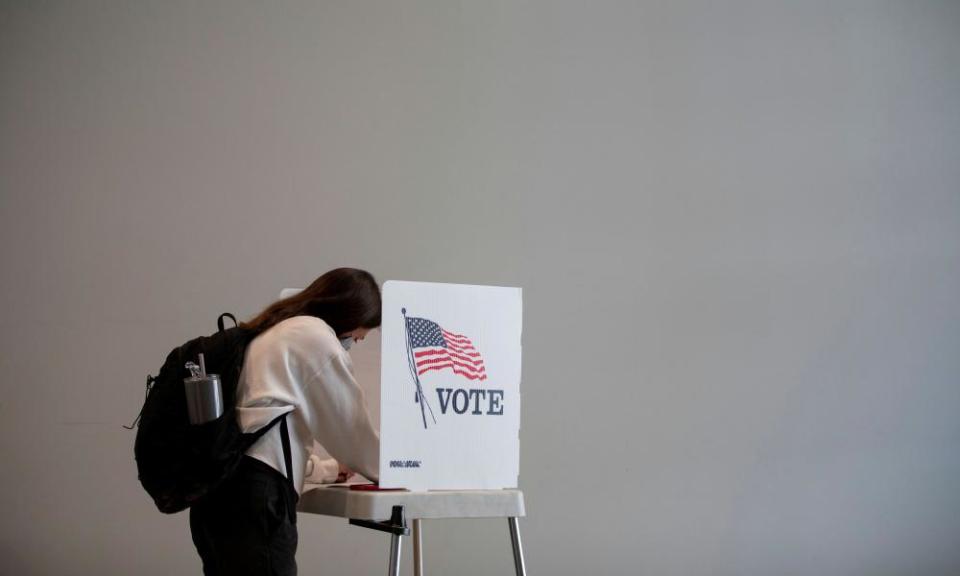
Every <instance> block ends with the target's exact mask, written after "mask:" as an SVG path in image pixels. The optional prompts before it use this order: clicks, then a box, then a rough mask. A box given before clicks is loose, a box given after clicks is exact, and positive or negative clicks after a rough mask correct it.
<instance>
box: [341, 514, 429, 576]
mask: <svg viewBox="0 0 960 576" xmlns="http://www.w3.org/2000/svg"><path fill="white" fill-rule="evenodd" d="M415 522H418V523H419V520H416V521H415ZM350 523H351V524H353V525H354V526H362V527H364V528H370V529H371V530H379V531H381V532H389V533H390V535H391V536H390V565H389V567H388V570H389V572H388V575H389V576H400V550H401V549H402V547H403V540H402V538H403V536H404V535H407V534H410V529H409V528H407V520H406V517H405V516H404V513H403V506H394V507H393V514H392V515H391V516H390V519H389V520H385V521H383V522H377V521H375V520H357V519H356V518H351V519H350Z"/></svg>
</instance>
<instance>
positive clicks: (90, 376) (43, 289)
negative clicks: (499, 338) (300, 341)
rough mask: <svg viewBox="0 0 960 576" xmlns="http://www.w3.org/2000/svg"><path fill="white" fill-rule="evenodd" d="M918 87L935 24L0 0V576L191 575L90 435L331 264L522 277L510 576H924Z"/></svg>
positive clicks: (854, 9) (958, 23)
mask: <svg viewBox="0 0 960 576" xmlns="http://www.w3.org/2000/svg"><path fill="white" fill-rule="evenodd" d="M958 62H960V4H958V3H956V2H922V1H903V2H869V1H864V2H801V1H795V2H786V1H774V2H759V1H758V2H749V1H731V2H724V3H718V2H636V3H632V2H617V3H614V2H555V1H540V2H469V3H456V2H449V1H437V2H380V3H371V2H346V1H344V2H269V3H266V2H219V3H217V2H202V3H199V2H167V1H164V2H149V3H148V2H94V1H67V2H35V1H25V2H10V1H5V2H3V3H2V4H0V203H2V204H0V219H2V221H0V255H2V262H0V263H2V270H3V282H2V283H0V301H2V302H3V313H2V314H0V345H2V349H3V354H2V355H0V363H2V364H0V374H2V376H0V378H2V380H0V382H2V384H0V386H2V388H0V460H2V462H3V465H2V466H0V498H2V500H0V504H2V508H0V510H2V514H0V574H84V575H85V574H95V573H102V574H142V575H160V574H187V573H199V561H198V559H197V558H196V555H195V552H194V551H193V547H192V544H191V542H190V537H189V531H188V527H187V521H186V516H185V515H180V516H174V517H163V516H161V515H160V514H159V513H157V512H155V510H153V509H152V506H151V503H150V502H149V500H148V499H147V497H146V495H145V493H143V492H142V491H141V489H140V488H139V486H138V484H137V481H136V470H135V466H134V461H133V455H132V444H133V434H132V433H130V432H127V431H125V430H123V429H122V428H121V427H120V426H121V424H123V423H128V422H129V421H130V420H132V418H133V417H134V415H135V414H136V411H137V410H138V408H139V405H140V402H141V400H142V394H143V389H142V385H143V379H144V377H145V375H146V374H147V373H148V372H151V371H154V370H156V368H157V367H158V366H159V365H160V363H161V362H162V360H163V358H164V355H165V354H166V352H167V351H168V350H169V349H170V348H172V347H173V346H175V345H177V344H178V343H180V342H182V341H184V340H186V339H187V338H189V337H191V336H193V335H196V334H199V333H202V332H206V331H210V330H211V329H212V328H213V320H214V318H215V317H216V315H217V314H218V313H219V312H221V311H223V310H232V311H236V312H237V313H239V314H241V315H244V316H249V315H251V314H253V313H254V312H256V311H257V310H258V309H259V308H261V307H262V306H264V305H265V304H267V303H268V302H269V301H270V300H271V299H272V298H273V297H274V296H275V295H276V294H277V291H278V290H279V289H280V288H282V287H285V286H299V285H303V284H304V283H306V282H308V281H309V280H311V279H312V278H313V277H315V276H316V275H318V274H320V273H322V272H324V271H325V270H327V269H329V268H331V267H334V266H338V265H354V266H359V267H363V268H367V269H370V270H371V271H372V272H374V274H375V275H376V276H377V277H378V279H379V280H381V281H382V280H386V279H391V278H395V279H415V280H428V281H444V282H462V283H488V284H498V285H516V286H522V287H523V288H524V304H525V318H524V328H525V330H524V354H525V357H524V380H523V393H524V408H523V410H524V412H523V431H522V461H521V485H522V487H523V488H524V489H525V490H526V495H527V504H528V510H529V514H530V516H529V518H528V519H527V520H526V521H524V523H523V524H522V529H523V531H524V532H523V535H524V537H525V544H526V546H527V553H528V557H527V560H528V564H529V567H530V572H531V574H581V573H593V574H637V573H642V574H653V575H672V574H676V575H684V576H687V575H698V574H703V575H707V574H710V575H744V574H747V575H753V574H756V575H764V574H777V575H791V574H816V575H818V576H829V575H861V574H862V575H868V574H869V575H871V576H874V575H884V574H890V575H894V574H897V575H899V574H924V575H937V574H943V575H946V574H957V573H958V572H960V491H958V490H957V486H958V485H960V458H958V452H957V446H958V444H960V419H958V418H957V414H958V409H960V359H958V358H960V354H958V353H957V352H958V349H960V298H958V295H960V259H958V258H960V162H958V156H957V153H958V150H960V107H958V105H957V104H958V102H960V66H958V65H957V64H958ZM376 346H377V344H376V342H373V343H370V344H365V345H363V346H361V347H360V348H358V350H357V354H358V357H359V358H358V360H359V363H360V364H361V365H362V371H361V372H362V374H361V378H362V379H363V381H364V384H365V385H366V386H368V387H370V388H371V389H372V390H373V392H375V391H376V386H377V382H376V374H377V367H376V358H377V355H376ZM374 398H376V396H374ZM300 528H301V545H300V552H299V560H300V569H301V572H302V573H303V574H316V573H321V572H322V573H324V574H360V573H379V572H381V571H382V570H383V568H384V567H385V562H386V553H387V548H386V546H387V541H386V539H385V537H383V536H382V535H380V534H375V533H371V532H367V531H364V530H361V529H359V528H355V527H349V526H347V524H346V523H345V522H343V521H337V520H333V519H323V518H317V517H308V516H301V518H300ZM426 537H427V541H426V560H427V563H428V567H429V568H430V572H431V573H436V574H440V573H447V574H463V575H474V574H476V575H479V574H493V573H508V572H509V570H511V568H512V565H511V558H510V556H509V550H508V546H509V538H508V533H507V529H506V525H505V523H502V524H501V523H500V522H494V521H476V522H443V523H439V522H435V523H431V524H428V525H427V526H426ZM407 558H409V555H408V556H407ZM461 562H467V564H461ZM405 569H407V570H408V569H409V568H408V567H405Z"/></svg>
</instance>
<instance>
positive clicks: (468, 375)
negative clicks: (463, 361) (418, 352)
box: [417, 364, 487, 381]
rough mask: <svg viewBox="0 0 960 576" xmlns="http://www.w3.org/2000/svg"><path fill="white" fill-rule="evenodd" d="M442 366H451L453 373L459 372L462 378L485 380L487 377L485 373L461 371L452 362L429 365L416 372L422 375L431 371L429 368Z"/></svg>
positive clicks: (435, 368)
mask: <svg viewBox="0 0 960 576" xmlns="http://www.w3.org/2000/svg"><path fill="white" fill-rule="evenodd" d="M443 368H453V372H454V373H455V374H459V375H460V376H463V377H464V378H468V379H470V380H481V381H483V380H486V379H487V375H486V374H473V373H470V372H463V371H462V370H458V369H457V367H456V366H454V365H452V364H438V365H435V366H430V367H428V368H424V369H423V370H420V371H419V372H418V373H417V374H418V375H422V374H423V373H424V372H429V371H431V370H442V369H443Z"/></svg>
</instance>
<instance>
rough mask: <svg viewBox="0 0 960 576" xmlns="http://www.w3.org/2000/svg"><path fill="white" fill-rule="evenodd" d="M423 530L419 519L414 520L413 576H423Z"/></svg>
mask: <svg viewBox="0 0 960 576" xmlns="http://www.w3.org/2000/svg"><path fill="white" fill-rule="evenodd" d="M422 530H423V528H422V527H421V524H420V519H419V518H414V519H413V576H423V532H422Z"/></svg>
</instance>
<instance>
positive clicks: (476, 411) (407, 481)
mask: <svg viewBox="0 0 960 576" xmlns="http://www.w3.org/2000/svg"><path fill="white" fill-rule="evenodd" d="M521 330H522V296H521V291H520V288H504V287H495V286H468V285H461V284H435V283H427V282H400V281H388V282H386V283H385V284H384V286H383V325H382V328H381V331H382V343H381V361H380V486H381V487H382V488H408V489H411V490H436V489H446V490H450V489H494V488H513V487H516V486H517V477H518V474H519V465H520V440H519V432H520V352H521V344H520V336H521Z"/></svg>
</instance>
